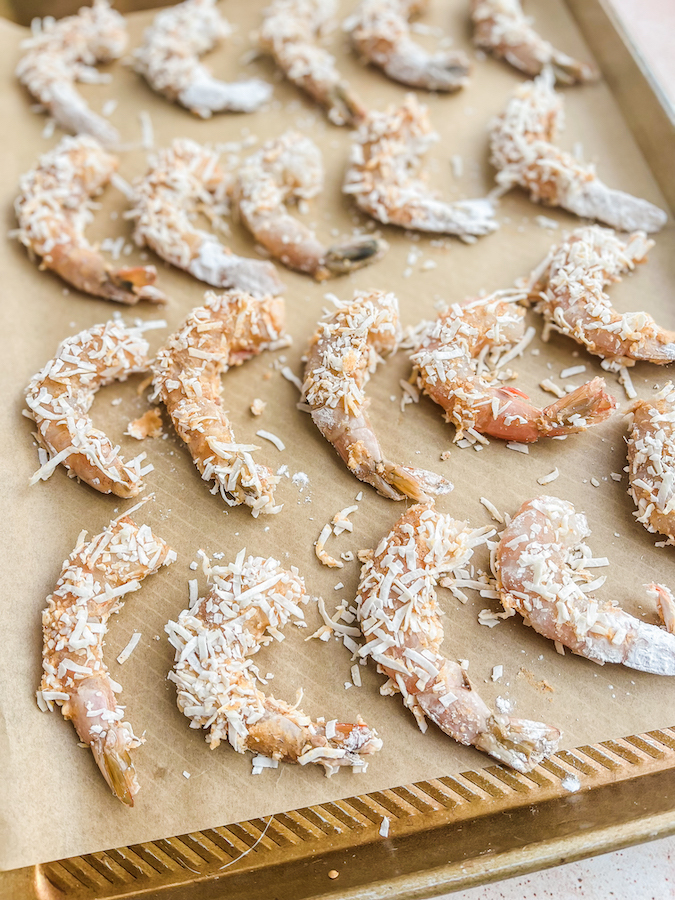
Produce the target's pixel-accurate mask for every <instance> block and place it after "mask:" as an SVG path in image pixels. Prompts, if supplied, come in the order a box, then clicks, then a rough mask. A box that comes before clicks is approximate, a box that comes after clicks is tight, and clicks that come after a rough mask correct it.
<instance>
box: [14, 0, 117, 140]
mask: <svg viewBox="0 0 675 900" xmlns="http://www.w3.org/2000/svg"><path fill="white" fill-rule="evenodd" d="M34 21H35V20H34ZM38 21H39V20H38ZM126 45H127V29H126V23H125V21H124V19H123V17H122V16H121V15H120V14H119V13H118V12H116V11H115V10H114V9H111V8H110V3H109V2H108V0H94V3H93V6H92V7H91V8H90V7H87V6H83V7H82V9H80V11H79V13H78V14H77V15H75V16H66V18H65V19H59V20H55V19H54V18H52V17H51V16H48V17H45V18H44V19H42V21H41V22H40V24H39V28H36V29H35V30H34V31H33V34H32V36H31V37H29V38H27V40H25V41H24V42H23V43H22V45H21V46H22V48H23V49H25V50H26V53H25V54H24V55H23V56H22V58H21V60H20V61H19V64H18V66H17V67H16V77H17V78H18V79H19V81H20V82H21V84H23V85H25V87H26V88H27V89H28V90H29V91H30V93H31V94H32V95H33V96H34V97H35V99H36V100H38V101H39V103H41V104H42V106H44V107H45V109H46V110H47V111H48V112H49V113H50V114H51V115H52V116H53V117H54V118H55V119H56V121H57V122H58V124H59V125H60V126H61V128H63V129H64V131H71V132H74V133H75V134H91V135H93V137H95V138H97V139H98V140H99V141H100V142H101V143H102V144H105V145H106V146H110V145H115V144H117V143H119V134H118V133H117V130H116V129H115V128H113V127H112V125H111V124H110V123H109V122H108V121H107V120H106V119H104V118H103V117H102V116H99V115H97V114H96V113H95V112H92V110H91V109H89V106H88V105H87V103H86V102H85V100H84V99H83V98H82V97H81V96H80V94H79V93H78V92H77V90H76V88H75V84H76V83H77V82H78V81H81V82H87V83H93V82H97V81H106V80H107V78H106V76H104V75H100V74H99V73H98V72H97V71H96V69H95V68H94V66H95V65H96V63H107V62H111V61H112V60H114V59H119V57H120V56H121V55H122V54H123V53H124V49H125V47H126Z"/></svg>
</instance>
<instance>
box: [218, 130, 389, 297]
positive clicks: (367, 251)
mask: <svg viewBox="0 0 675 900" xmlns="http://www.w3.org/2000/svg"><path fill="white" fill-rule="evenodd" d="M323 181H324V171H323V161H322V159H321V151H320V150H319V148H318V147H317V146H316V144H315V143H314V142H313V141H312V140H310V139H309V138H308V137H305V136H304V135H302V134H298V132H296V131H287V132H286V133H285V134H282V135H281V137H279V138H275V139H273V140H271V141H267V143H265V144H263V146H262V147H261V148H260V150H258V151H257V152H256V153H254V154H252V155H251V156H249V157H248V159H246V160H244V163H243V165H242V166H241V168H240V169H239V171H238V172H237V178H236V183H235V186H234V188H233V196H234V201H235V202H236V204H237V208H238V210H239V214H240V216H241V218H242V221H243V222H244V224H245V225H246V227H247V228H248V229H249V230H250V231H251V233H252V234H253V236H254V237H255V239H256V240H257V241H258V242H259V243H261V244H262V245H263V247H265V248H266V249H267V250H268V251H269V252H270V253H271V254H272V256H274V257H275V258H277V259H279V260H280V261H281V262H282V263H283V264H284V265H285V266H288V267H289V268H290V269H297V270H298V271H299V272H307V273H308V274H309V275H313V276H314V278H316V279H317V281H323V280H324V279H326V278H331V277H333V276H335V275H344V274H346V273H347V272H352V271H354V270H355V269H359V268H361V267H362V266H366V265H369V264H370V263H372V262H375V261H376V260H378V259H380V258H381V257H382V256H383V255H384V253H385V252H386V251H387V249H388V247H389V245H388V244H387V243H386V241H383V240H380V239H378V238H375V237H372V236H371V235H364V236H355V237H351V238H347V239H345V240H343V241H341V242H340V243H337V244H333V245H332V246H330V247H326V246H325V245H324V244H322V243H321V242H320V241H319V240H318V238H317V237H316V235H315V234H314V232H313V231H312V230H311V229H310V228H308V227H307V226H306V225H304V224H303V223H302V222H300V221H298V219H296V218H294V217H293V216H291V215H290V214H289V213H288V211H287V209H286V204H288V203H290V202H293V201H295V202H297V201H303V200H308V199H310V198H311V197H315V196H316V195H317V194H318V193H320V192H321V191H322V190H323Z"/></svg>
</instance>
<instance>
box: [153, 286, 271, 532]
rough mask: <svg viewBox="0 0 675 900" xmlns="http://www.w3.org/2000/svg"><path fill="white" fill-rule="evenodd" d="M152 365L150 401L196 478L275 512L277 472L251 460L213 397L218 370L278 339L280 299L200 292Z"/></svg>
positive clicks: (255, 509) (233, 501)
mask: <svg viewBox="0 0 675 900" xmlns="http://www.w3.org/2000/svg"><path fill="white" fill-rule="evenodd" d="M205 299H206V303H205V304H204V306H199V307H197V308H196V309H193V310H192V312H191V313H190V315H189V316H188V317H187V319H186V321H185V323H184V324H183V325H182V326H181V327H180V328H179V329H178V331H176V332H175V334H173V335H172V336H171V337H170V338H169V341H168V343H167V344H166V346H165V347H164V348H163V349H162V350H160V351H159V353H158V354H157V357H156V359H155V361H154V362H153V364H152V371H153V388H154V392H155V396H154V399H161V401H162V402H163V403H164V404H165V406H166V408H167V412H168V413H169V415H170V416H171V420H172V421H173V424H174V428H175V429H176V431H177V432H178V435H179V437H180V438H181V439H182V440H183V441H185V443H186V444H187V445H188V448H189V450H190V453H191V455H192V459H193V460H194V464H195V466H196V467H197V469H198V470H199V472H200V474H201V476H202V478H203V480H204V481H213V482H214V484H213V488H212V490H211V493H212V494H217V493H220V495H221V497H222V498H223V500H224V501H225V502H226V503H227V504H228V506H239V505H240V504H242V503H244V504H246V506H249V507H250V508H251V512H252V514H253V516H254V517H257V516H258V515H259V513H261V512H262V513H277V512H279V510H280V509H281V506H275V505H274V491H275V488H276V486H277V484H278V483H279V476H277V475H274V474H273V472H272V471H271V470H270V469H268V468H267V466H262V465H258V464H257V463H255V462H254V461H253V457H252V456H251V453H252V452H253V451H254V450H258V449H260V448H259V447H257V446H255V445H254V444H238V443H236V442H235V439H234V433H233V431H232V426H231V425H230V422H229V420H228V418H227V414H226V412H225V410H224V409H223V405H222V401H221V384H220V375H221V373H222V372H226V371H227V370H228V369H229V368H230V367H231V366H239V365H241V364H242V363H243V362H245V361H246V360H247V359H250V358H251V357H252V356H255V355H257V354H258V353H261V352H262V351H263V350H267V349H269V348H271V347H273V346H274V345H275V343H276V342H277V341H279V340H280V339H281V338H282V332H283V327H284V301H283V300H282V299H281V298H280V297H274V298H273V297H264V298H258V299H256V298H255V297H252V296H251V295H250V294H245V293H243V292H241V291H231V292H229V293H226V294H222V295H219V294H215V293H213V292H212V291H208V292H207V293H206V297H205Z"/></svg>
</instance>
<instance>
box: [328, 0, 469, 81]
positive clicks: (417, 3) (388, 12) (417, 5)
mask: <svg viewBox="0 0 675 900" xmlns="http://www.w3.org/2000/svg"><path fill="white" fill-rule="evenodd" d="M428 5H429V3H428V0H361V3H360V4H359V6H358V7H357V9H356V12H355V13H354V14H353V15H352V16H350V17H349V19H347V21H346V22H345V23H344V26H343V27H344V29H345V31H348V32H349V34H350V36H351V39H352V42H353V44H354V46H355V48H356V49H357V51H358V52H359V53H360V55H361V56H362V57H363V58H364V59H365V60H367V61H368V62H369V63H372V64H373V65H375V66H377V67H378V68H380V69H382V70H383V72H384V73H385V75H387V76H388V77H389V78H391V79H393V80H394V81H399V82H401V84H407V85H409V86H410V87H414V88H423V89H425V90H427V91H456V90H459V88H463V87H465V85H466V84H467V83H468V80H469V79H468V76H469V72H470V70H471V64H470V62H469V57H468V56H467V55H466V53H463V52H462V51H461V50H446V51H439V52H438V53H429V52H428V51H427V50H425V49H424V48H423V47H421V46H420V45H419V44H418V43H417V42H416V41H414V40H413V39H412V37H411V36H410V25H409V23H408V20H409V19H410V18H411V17H413V16H417V15H419V14H420V13H423V12H424V11H425V9H426V8H427V6H428Z"/></svg>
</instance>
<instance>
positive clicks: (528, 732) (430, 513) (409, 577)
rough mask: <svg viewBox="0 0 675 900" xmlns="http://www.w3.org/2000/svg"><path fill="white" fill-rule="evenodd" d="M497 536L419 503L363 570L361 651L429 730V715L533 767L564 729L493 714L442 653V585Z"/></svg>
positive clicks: (458, 736) (480, 745) (522, 766)
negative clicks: (439, 586)
mask: <svg viewBox="0 0 675 900" xmlns="http://www.w3.org/2000/svg"><path fill="white" fill-rule="evenodd" d="M493 533H494V532H493V531H492V530H491V529H489V528H476V529H474V528H470V527H469V526H468V525H467V524H466V523H465V522H458V521H456V520H455V519H452V518H451V517H450V516H447V515H443V514H442V513H439V512H437V511H436V510H435V509H434V507H433V504H417V505H416V506H413V507H411V508H410V509H409V510H408V511H407V512H406V513H405V514H404V515H403V516H402V517H401V518H400V519H399V520H398V522H397V523H396V525H395V526H394V528H393V529H392V531H391V532H390V533H389V534H388V535H387V536H386V537H385V538H383V539H382V541H381V542H380V544H379V546H378V547H377V549H376V550H375V551H374V552H372V553H371V558H370V559H369V560H368V561H367V562H366V563H365V564H364V566H363V567H362V569H361V580H360V582H359V589H358V594H357V597H356V602H357V614H358V618H359V622H360V624H361V630H362V631H363V634H364V637H365V638H366V644H365V645H364V646H363V647H362V648H361V649H360V650H359V655H360V656H361V657H365V658H368V657H371V658H372V659H373V660H375V662H376V663H377V668H378V671H379V672H382V673H383V674H385V675H388V676H389V681H387V682H386V684H384V685H383V686H382V687H381V688H380V693H382V694H398V693H400V694H401V695H402V697H403V702H404V704H405V706H407V707H408V709H410V710H411V711H412V712H413V714H414V716H415V718H416V719H417V723H418V725H419V727H420V730H421V731H423V732H424V731H426V728H427V724H426V721H425V717H428V718H429V719H431V721H432V722H434V723H435V724H436V725H438V727H439V728H440V729H441V730H442V731H444V732H445V733H446V734H448V735H450V737H452V738H454V739H455V740H456V741H459V743H460V744H466V745H468V744H473V746H474V747H476V748H477V749H478V750H483V751H484V752H485V753H489V754H490V756H493V757H494V758H495V759H497V760H499V761H500V762H502V763H506V765H509V766H511V767H512V768H514V769H516V770H517V771H519V772H528V771H530V769H532V768H534V766H536V765H537V764H538V763H540V762H541V761H542V760H543V759H545V758H546V757H547V756H550V755H551V754H552V753H554V752H555V751H556V749H557V746H558V741H559V740H560V732H559V731H558V729H557V728H551V727H550V726H548V725H544V724H543V723H541V722H532V721H530V720H528V719H513V718H510V717H508V716H503V715H498V714H496V713H492V712H491V711H490V709H489V708H488V707H487V705H486V704H485V703H484V702H483V700H482V699H481V698H480V697H479V696H478V693H477V692H476V691H474V690H473V689H472V687H471V684H470V683H469V679H468V678H467V675H466V672H465V671H464V669H462V668H461V667H460V666H459V665H458V664H457V663H455V662H452V661H451V660H449V659H446V658H445V657H444V656H443V655H442V653H441V644H442V642H443V625H442V622H441V610H440V608H439V605H438V599H437V597H436V590H435V588H436V585H437V584H438V582H439V581H440V580H441V579H443V583H444V582H445V580H447V581H449V582H450V581H451V580H452V576H453V575H454V574H455V573H457V572H458V570H461V569H463V567H464V566H465V565H466V564H467V563H468V561H469V560H470V559H471V556H472V554H473V550H474V548H475V547H477V546H480V545H481V544H484V543H485V542H486V540H487V538H488V537H489V536H490V534H493Z"/></svg>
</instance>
